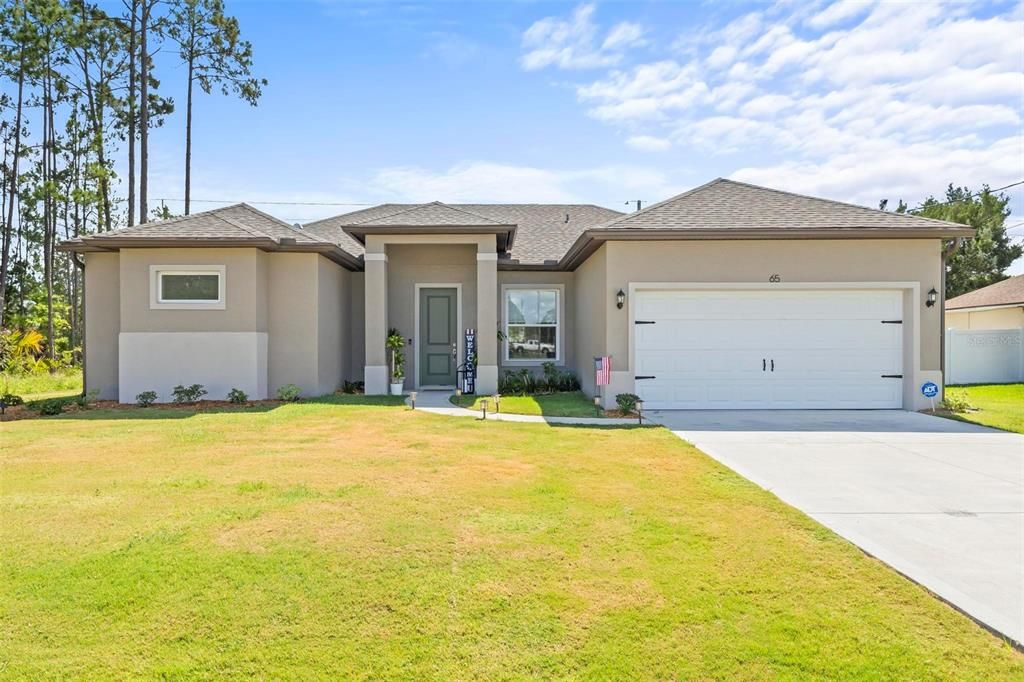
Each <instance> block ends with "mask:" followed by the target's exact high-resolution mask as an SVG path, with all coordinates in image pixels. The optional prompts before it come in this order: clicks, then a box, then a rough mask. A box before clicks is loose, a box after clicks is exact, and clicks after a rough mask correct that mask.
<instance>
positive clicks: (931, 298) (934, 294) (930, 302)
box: [924, 287, 939, 308]
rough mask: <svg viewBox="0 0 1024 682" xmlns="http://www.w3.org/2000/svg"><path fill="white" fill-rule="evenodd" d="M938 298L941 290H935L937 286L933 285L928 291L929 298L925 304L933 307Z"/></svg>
mask: <svg viewBox="0 0 1024 682" xmlns="http://www.w3.org/2000/svg"><path fill="white" fill-rule="evenodd" d="M937 300H939V292H937V291H935V288H934V287H932V290H931V291H929V292H928V300H927V301H925V303H924V304H925V305H926V306H928V307H929V308H931V307H932V306H933V305H935V301H937Z"/></svg>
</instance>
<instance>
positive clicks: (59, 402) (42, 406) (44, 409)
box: [28, 398, 74, 417]
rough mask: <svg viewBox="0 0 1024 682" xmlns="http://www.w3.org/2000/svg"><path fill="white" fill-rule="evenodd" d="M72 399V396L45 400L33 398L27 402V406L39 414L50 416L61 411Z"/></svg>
mask: <svg viewBox="0 0 1024 682" xmlns="http://www.w3.org/2000/svg"><path fill="white" fill-rule="evenodd" d="M73 401H74V398H47V399H46V400H35V401H33V402H31V403H29V405H28V406H29V408H30V409H34V410H36V411H37V412H39V414H41V415H44V416H48V417H52V416H53V415H55V414H60V413H61V412H63V411H64V408H65V407H67V405H68V404H69V403H71V402H73Z"/></svg>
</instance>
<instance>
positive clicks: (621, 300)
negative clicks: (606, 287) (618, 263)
mask: <svg viewBox="0 0 1024 682" xmlns="http://www.w3.org/2000/svg"><path fill="white" fill-rule="evenodd" d="M624 305H626V292H625V291H623V290H622V289H619V293H617V294H615V307H616V308H618V309H619V310H622V306H624Z"/></svg>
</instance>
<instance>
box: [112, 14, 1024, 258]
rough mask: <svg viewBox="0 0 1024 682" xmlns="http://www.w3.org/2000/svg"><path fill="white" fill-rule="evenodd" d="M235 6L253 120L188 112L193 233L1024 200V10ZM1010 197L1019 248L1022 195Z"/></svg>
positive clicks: (168, 186) (214, 111)
mask: <svg viewBox="0 0 1024 682" xmlns="http://www.w3.org/2000/svg"><path fill="white" fill-rule="evenodd" d="M227 7H228V11H229V12H230V13H231V14H233V15H235V16H236V17H238V19H239V21H240V23H241V27H242V33H243V35H244V37H246V38H247V39H248V40H250V41H251V42H252V44H253V49H254V54H255V62H256V74H257V75H259V76H261V77H265V78H267V79H268V80H269V85H268V86H267V87H266V88H265V89H264V96H263V98H262V99H261V100H260V102H259V105H258V106H257V107H255V108H253V107H250V106H249V105H248V104H245V103H243V102H241V101H240V100H237V99H233V98H229V97H223V96H221V95H219V94H215V95H202V94H201V95H199V96H198V99H197V103H196V106H195V124H194V148H193V159H194V160H193V164H194V166H193V186H192V196H193V197H194V198H196V199H206V200H210V202H209V203H207V202H198V201H197V203H196V204H195V205H194V208H193V211H196V210H201V209H203V208H213V207H215V206H217V205H218V203H217V202H221V201H224V202H234V201H247V202H250V203H252V204H254V205H256V206H257V207H258V208H262V209H264V210H267V211H268V212H271V213H273V214H274V215H277V216H278V217H281V218H283V219H285V220H288V221H289V222H305V221H308V220H311V219H314V218H320V217H325V216H328V215H334V214H337V213H342V212H345V211H347V210H355V209H357V208H359V205H360V204H375V203H380V202H386V201H396V202H410V201H432V200H439V201H448V202H567V203H569V202H580V203H595V204H599V205H602V206H607V207H610V208H615V209H618V210H628V208H627V206H626V204H627V202H630V201H635V200H642V201H643V202H644V204H648V203H651V202H654V201H658V200H661V199H665V198H667V197H669V196H672V195H674V194H677V193H679V192H682V191H684V190H686V189H689V188H691V187H694V186H696V185H699V184H702V183H704V182H707V181H709V180H711V179H714V178H716V177H729V178H733V179H736V180H742V181H748V182H752V183H756V184H763V185H767V186H771V187H776V188H780V189H787V190H792V191H796V192H800V193H805V194H812V195H816V196H822V197H828V198H833V199H839V200H843V201H851V202H855V203H859V204H863V205H867V206H877V205H878V202H879V200H880V199H883V198H887V199H889V201H890V206H894V205H895V204H896V202H897V200H899V199H903V200H905V201H907V202H908V203H909V204H910V205H911V206H913V205H916V204H917V203H919V202H921V201H922V200H923V199H924V198H926V197H927V196H929V195H933V194H934V195H941V194H942V193H943V192H944V191H945V188H946V186H947V185H948V184H949V183H953V184H955V185H963V186H968V187H971V188H972V189H980V188H981V186H982V185H983V184H988V185H989V186H990V187H993V188H995V187H1002V186H1004V185H1008V184H1011V183H1014V182H1018V181H1021V180H1024V124H1022V118H1021V117H1022V115H1024V4H1022V3H1020V2H960V3H948V4H947V3H941V2H917V3H899V4H895V3H878V2H863V1H856V2H853V1H850V0H839V1H838V2H808V1H789V0H782V1H780V2H776V3H774V4H772V3H742V2H710V1H709V2H704V3H700V2H628V3H626V2H598V3H551V2H505V3H499V2H475V3H456V2H430V3H412V2H401V3H398V2H396V3H385V2H372V3H366V2H345V1H340V0H339V1H335V0H321V1H318V2H314V1H308V2H298V1H296V2H270V1H254V0H227ZM158 60H159V63H158V66H159V72H160V73H159V75H160V77H161V78H162V81H163V85H162V91H163V92H164V93H165V94H169V95H171V96H173V97H174V98H175V99H176V100H177V101H178V103H179V105H181V104H183V103H184V87H185V84H184V70H183V68H181V66H180V64H179V63H178V60H177V58H176V55H174V54H173V52H172V51H171V50H170V48H167V49H165V51H164V52H163V53H161V55H160V56H159V57H158ZM183 118H184V116H183V110H182V113H181V114H175V115H174V116H172V117H171V118H170V119H169V120H168V121H167V122H166V123H165V124H164V126H163V127H162V128H160V129H159V130H157V131H156V132H155V133H154V135H153V138H152V141H151V149H152V152H151V180H150V184H151V190H150V196H151V197H152V198H163V199H166V200H167V205H168V206H169V207H170V208H171V210H172V211H174V212H180V210H181V205H182V204H181V201H180V198H181V197H182V196H183V178H182V174H183V170H182V164H183V161H182V159H183V156H184V132H183V125H184V124H183ZM122 170H123V169H122ZM1007 193H1009V194H1011V196H1012V197H1013V199H1012V203H1011V207H1012V208H1013V209H1014V214H1013V215H1012V216H1011V217H1010V219H1009V224H1010V225H1015V227H1014V228H1013V229H1012V233H1013V234H1014V235H1016V236H1017V237H1018V238H1019V239H1022V240H1024V185H1018V186H1016V187H1014V188H1012V189H1010V190H1007ZM261 202H310V203H315V202H333V203H348V204H352V205H351V206H311V205H296V204H272V203H261ZM158 204H159V201H152V200H151V205H158ZM1013 272H1014V273H1024V259H1022V260H1021V261H1018V262H1017V263H1016V264H1015V265H1014V267H1013Z"/></svg>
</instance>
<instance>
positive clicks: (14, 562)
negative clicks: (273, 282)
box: [0, 396, 1024, 680]
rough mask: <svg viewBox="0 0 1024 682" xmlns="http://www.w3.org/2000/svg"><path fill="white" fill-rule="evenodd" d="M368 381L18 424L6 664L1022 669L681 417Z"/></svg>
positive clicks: (0, 509)
mask: <svg viewBox="0 0 1024 682" xmlns="http://www.w3.org/2000/svg"><path fill="white" fill-rule="evenodd" d="M363 401H365V402H370V401H369V400H367V399H364V398H361V397H359V396H355V397H337V398H331V399H326V400H323V401H316V402H301V403H297V404H289V405H283V406H277V407H269V406H262V407H259V408H230V409H223V410H219V411H217V410H214V411H206V412H201V413H197V412H195V411H193V410H188V409H177V410H172V409H160V410H153V409H150V410H119V411H114V410H110V411H100V410H96V411H91V412H83V413H77V414H74V415H65V416H62V417H56V418H48V419H36V420H26V421H17V422H9V423H3V424H0V441H2V447H0V471H2V472H3V475H2V477H0V515H2V516H0V519H2V523H0V552H2V561H0V572H2V575H0V670H2V671H3V677H5V678H9V679H36V678H84V679H90V678H137V677H145V678H153V677H172V678H194V677H201V678H239V677H258V678H266V679H275V678H290V677H296V676H298V677H319V678H359V679H387V678H392V679H393V678H401V679H444V680H448V679H453V678H459V679H468V678H474V679H479V678H483V679H493V678H550V677H559V678H565V677H571V678H579V677H585V678H599V679H644V678H646V679H685V678H697V679H723V678H743V679H773V678H788V679H793V678H798V679H799V678H803V679H821V678H831V679H941V678H945V679H1022V677H1024V656H1022V655H1021V654H1020V653H1019V652H1017V651H1015V650H1013V649H1011V648H1010V647H1009V646H1007V645H1006V644H1005V643H1003V642H1002V641H1001V640H999V639H997V638H996V637H993V636H992V635H991V634H989V633H988V632H986V631H985V630H983V629H982V628H981V627H979V626H978V625H976V624H975V623H974V622H972V621H971V620H969V619H968V618H967V617H965V616H963V615H962V614H960V613H959V612H957V611H955V610H954V609H952V608H950V607H949V606H947V605H946V604H944V603H942V602H940V601H939V600H937V599H935V598H934V597H932V596H931V595H930V594H929V593H927V592H926V591H925V590H924V589H922V588H920V587H918V586H917V585H915V584H913V583H911V582H910V581H908V580H906V579H905V578H903V577H901V576H900V575H898V574H896V573H895V572H894V571H892V570H890V569H889V568H887V567H886V566H884V565H883V564H881V563H879V562H877V561H875V560H874V559H871V558H870V557H868V556H866V555H865V554H864V553H863V552H861V551H860V550H858V549H857V548H855V547H854V546H852V545H850V544H849V543H847V542H846V541H844V540H842V539H840V538H838V537H837V536H836V535H834V534H833V533H831V532H829V531H828V530H826V529H825V528H823V527H821V526H820V525H818V524H817V523H815V522H813V521H811V520H810V519H808V518H807V517H806V516H804V515H803V514H801V513H799V512H797V511H796V510H794V509H792V508H790V507H787V506H786V505H784V504H782V503H781V502H780V501H779V500H778V499H777V498H775V497H773V496H772V495H771V494H770V493H767V492H765V491H763V490H761V489H759V488H758V487H757V486H755V485H753V484H751V483H748V482H746V481H744V480H743V479H741V478H739V477H738V476H736V475H734V474H733V473H731V472H730V471H728V470H727V469H725V468H724V467H722V466H721V465H719V464H717V463H716V462H714V461H713V460H711V459H710V458H708V457H706V456H704V455H703V454H702V453H700V452H699V451H697V450H695V449H694V448H692V447H690V446H688V445H686V444H685V443H683V442H682V441H680V440H678V439H677V438H676V437H675V436H673V435H672V434H671V433H669V432H668V431H666V430H663V429H660V428H634V427H626V428H614V427H611V428H609V427H605V428H598V429H595V428H578V427H554V426H550V425H547V424H522V423H511V422H491V421H487V422H484V421H480V420H473V419H455V418H448V417H443V416H438V415H432V414H426V413H423V412H419V411H412V410H408V409H406V408H404V407H382V406H379V403H380V402H381V401H380V400H375V401H373V402H375V403H377V404H360V403H361V402H363ZM341 403H347V404H341Z"/></svg>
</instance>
